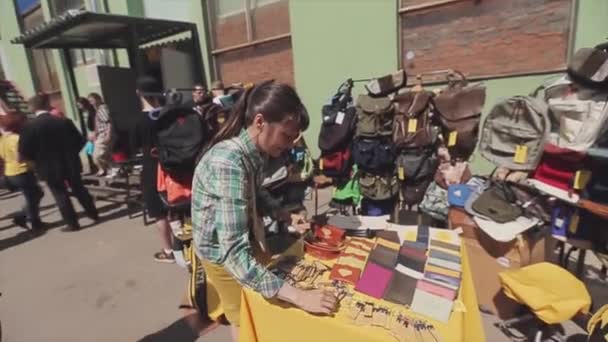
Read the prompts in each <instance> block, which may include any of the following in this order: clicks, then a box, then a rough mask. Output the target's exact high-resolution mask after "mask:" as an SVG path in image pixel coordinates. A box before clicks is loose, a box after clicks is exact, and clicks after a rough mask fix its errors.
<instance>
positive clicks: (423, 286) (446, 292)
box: [416, 280, 456, 300]
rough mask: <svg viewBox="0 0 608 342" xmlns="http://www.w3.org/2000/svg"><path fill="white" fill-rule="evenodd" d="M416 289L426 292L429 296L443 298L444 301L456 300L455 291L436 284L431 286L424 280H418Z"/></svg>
mask: <svg viewBox="0 0 608 342" xmlns="http://www.w3.org/2000/svg"><path fill="white" fill-rule="evenodd" d="M416 288H417V289H419V290H422V291H426V292H428V293H430V294H434V295H435V296H440V297H443V298H445V299H449V300H454V299H456V291H455V290H453V289H450V288H447V287H444V286H440V285H437V284H433V283H431V282H428V281H425V280H419V281H418V285H417V286H416Z"/></svg>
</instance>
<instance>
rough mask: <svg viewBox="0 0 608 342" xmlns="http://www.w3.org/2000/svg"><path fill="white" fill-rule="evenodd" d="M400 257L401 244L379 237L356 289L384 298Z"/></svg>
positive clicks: (371, 295)
mask: <svg viewBox="0 0 608 342" xmlns="http://www.w3.org/2000/svg"><path fill="white" fill-rule="evenodd" d="M398 257H399V244H397V243H394V242H391V241H388V240H385V239H382V238H378V239H377V243H376V247H374V249H373V250H372V251H371V253H370V254H369V257H368V259H367V263H366V264H365V269H364V270H363V274H362V275H361V278H360V279H359V281H358V282H357V285H356V287H355V290H357V291H359V292H361V293H364V294H366V295H368V296H370V297H374V298H378V299H380V298H382V297H383V296H384V293H385V292H386V289H387V287H388V285H389V283H390V282H391V279H392V278H393V271H394V269H395V265H396V264H397V258H398Z"/></svg>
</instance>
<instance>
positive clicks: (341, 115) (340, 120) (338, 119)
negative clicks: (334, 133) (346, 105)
mask: <svg viewBox="0 0 608 342" xmlns="http://www.w3.org/2000/svg"><path fill="white" fill-rule="evenodd" d="M343 122H344V112H338V116H336V123H337V124H338V125H341V124H342V123H343Z"/></svg>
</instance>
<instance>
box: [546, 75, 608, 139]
mask: <svg viewBox="0 0 608 342" xmlns="http://www.w3.org/2000/svg"><path fill="white" fill-rule="evenodd" d="M548 103H549V110H550V114H551V119H552V121H553V123H554V125H555V127H554V128H553V131H554V134H552V137H551V138H552V139H551V141H552V142H553V143H555V144H556V145H558V146H559V147H564V148H569V149H572V150H576V151H586V150H587V149H588V148H589V147H591V146H593V145H594V144H595V143H596V141H597V140H598V139H599V137H600V136H602V135H604V133H606V131H607V130H608V92H606V91H604V92H599V91H594V90H589V89H585V88H580V87H576V86H574V85H571V88H570V91H569V92H567V93H565V94H563V95H562V96H560V97H553V98H550V99H549V100H548Z"/></svg>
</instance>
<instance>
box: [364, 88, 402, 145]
mask: <svg viewBox="0 0 608 342" xmlns="http://www.w3.org/2000/svg"><path fill="white" fill-rule="evenodd" d="M394 116H395V107H394V105H393V103H392V102H391V100H390V99H389V98H388V97H379V98H374V97H371V96H369V95H359V97H358V98H357V130H356V136H357V137H366V138H376V137H387V136H391V135H392V134H393V118H394Z"/></svg>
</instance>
